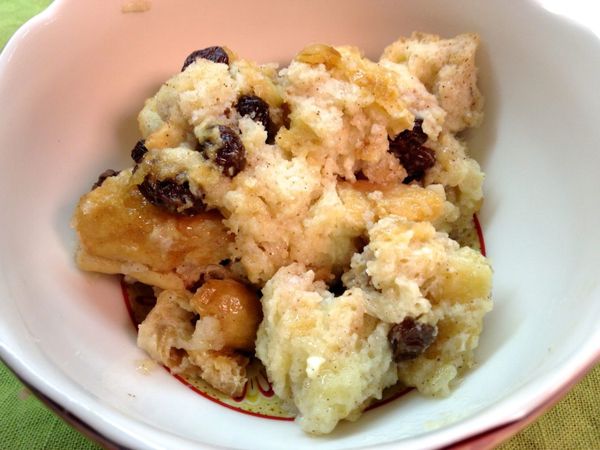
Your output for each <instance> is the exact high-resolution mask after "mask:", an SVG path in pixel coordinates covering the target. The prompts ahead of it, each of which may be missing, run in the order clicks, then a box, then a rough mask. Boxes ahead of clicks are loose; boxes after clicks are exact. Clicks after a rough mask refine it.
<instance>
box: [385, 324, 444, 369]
mask: <svg viewBox="0 0 600 450" xmlns="http://www.w3.org/2000/svg"><path fill="white" fill-rule="evenodd" d="M436 336H437V328H436V327H434V326H432V325H429V324H426V323H422V322H417V321H415V320H414V319H413V318H412V317H407V318H406V319H404V320H403V321H402V322H401V323H398V324H396V325H394V326H393V327H392V328H391V329H390V332H389V333H388V341H389V342H390V345H391V346H392V353H393V357H394V361H396V362H400V361H406V360H409V359H415V358H416V357H417V356H419V355H421V354H422V353H423V352H424V351H425V350H427V348H428V347H429V346H430V345H431V344H432V343H433V341H434V340H435V337H436Z"/></svg>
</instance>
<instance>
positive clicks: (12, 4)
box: [0, 0, 600, 450]
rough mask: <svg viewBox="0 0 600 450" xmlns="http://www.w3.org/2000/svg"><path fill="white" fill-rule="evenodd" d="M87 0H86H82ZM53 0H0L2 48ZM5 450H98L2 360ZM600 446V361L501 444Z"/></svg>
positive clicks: (0, 418)
mask: <svg viewBox="0 0 600 450" xmlns="http://www.w3.org/2000/svg"><path fill="white" fill-rule="evenodd" d="M82 1H84V0H82ZM50 3H51V0H0V48H2V47H3V46H4V44H5V43H6V41H7V40H8V38H9V37H10V36H11V35H12V34H13V33H14V32H15V30H16V29H17V28H18V27H19V26H20V25H21V24H22V23H23V22H25V21H26V20H27V19H29V18H30V17H32V16H33V15H35V14H37V13H38V12H40V11H41V10H43V9H44V8H45V7H46V6H48V5H49V4H50ZM0 430H1V431H0V449H98V448H99V447H98V446H97V445H96V444H94V443H93V442H91V441H89V440H88V439H87V438H85V437H84V436H82V435H81V434H79V433H78V432H77V431H75V430H74V429H72V428H71V427H69V426H68V425H67V424H65V423H64V422H63V421H62V420H61V419H59V418H58V417H57V416H55V415H54V414H53V413H52V412H50V411H49V410H48V409H46V408H45V406H44V405H42V404H41V403H40V402H39V401H38V400H37V399H36V398H35V397H34V396H33V395H31V394H30V393H29V392H28V391H27V390H26V389H25V388H24V387H23V386H22V385H21V384H20V383H19V381H18V380H17V379H16V378H15V377H14V376H13V374H12V373H11V372H10V371H9V370H8V369H7V368H6V367H4V366H3V365H2V364H1V363H0ZM499 448H500V449H501V450H513V449H600V366H597V367H596V368H595V369H594V370H593V371H592V372H591V373H590V374H589V375H588V376H587V377H586V378H584V379H583V381H581V382H580V383H579V384H578V385H577V386H576V387H575V388H574V389H573V391H571V392H570V393H569V394H568V395H567V397H565V398H564V399H563V400H562V401H561V402H560V403H558V404H557V405H556V406H555V407H554V408H553V409H551V410H550V411H549V412H547V413H546V414H545V415H543V416H542V417H541V418H540V419H539V420H537V421H536V422H535V423H533V424H532V425H530V426H529V427H528V428H526V429H525V430H523V431H522V432H520V433H519V434H518V435H516V436H515V437H513V438H512V439H510V440H509V441H507V442H506V443H504V444H503V445H501V446H500V447H499Z"/></svg>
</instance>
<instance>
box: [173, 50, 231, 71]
mask: <svg viewBox="0 0 600 450" xmlns="http://www.w3.org/2000/svg"><path fill="white" fill-rule="evenodd" d="M198 58H202V59H208V60H209V61H212V62H215V63H222V64H227V65H229V55H227V52H226V51H225V49H224V48H223V47H207V48H203V49H202V50H196V51H195V52H192V53H190V54H189V56H188V57H187V58H185V62H184V63H183V67H182V68H181V71H182V72H183V71H184V70H185V69H186V67H187V66H189V65H190V64H192V63H193V62H195V61H196V60H197V59H198Z"/></svg>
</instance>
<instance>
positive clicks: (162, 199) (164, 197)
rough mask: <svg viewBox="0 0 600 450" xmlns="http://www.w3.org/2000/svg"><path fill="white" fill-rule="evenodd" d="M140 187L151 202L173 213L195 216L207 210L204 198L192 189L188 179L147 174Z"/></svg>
mask: <svg viewBox="0 0 600 450" xmlns="http://www.w3.org/2000/svg"><path fill="white" fill-rule="evenodd" d="M138 189H139V191H140V192H141V193H142V195H143V196H144V197H145V198H146V200H148V201H149V202H150V203H152V204H153V205H155V206H158V207H160V208H163V209H166V210H167V211H169V212H172V213H176V214H184V215H186V216H193V215H195V214H198V213H201V212H203V211H205V210H206V206H205V205H204V202H203V201H202V199H201V198H199V197H197V196H196V195H194V194H193V193H192V191H190V185H189V183H188V182H187V181H184V182H183V183H178V182H177V181H175V180H169V179H167V180H155V179H153V178H151V177H150V175H146V177H145V178H144V181H142V183H141V184H139V185H138Z"/></svg>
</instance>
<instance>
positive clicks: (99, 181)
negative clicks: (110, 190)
mask: <svg viewBox="0 0 600 450" xmlns="http://www.w3.org/2000/svg"><path fill="white" fill-rule="evenodd" d="M119 172H120V171H119V170H112V169H107V170H105V171H104V172H102V173H101V174H100V176H98V179H97V180H96V182H95V183H94V184H93V185H92V190H94V189H96V188H97V187H100V186H102V183H104V180H106V179H107V178H110V177H114V176H117V175H119Z"/></svg>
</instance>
